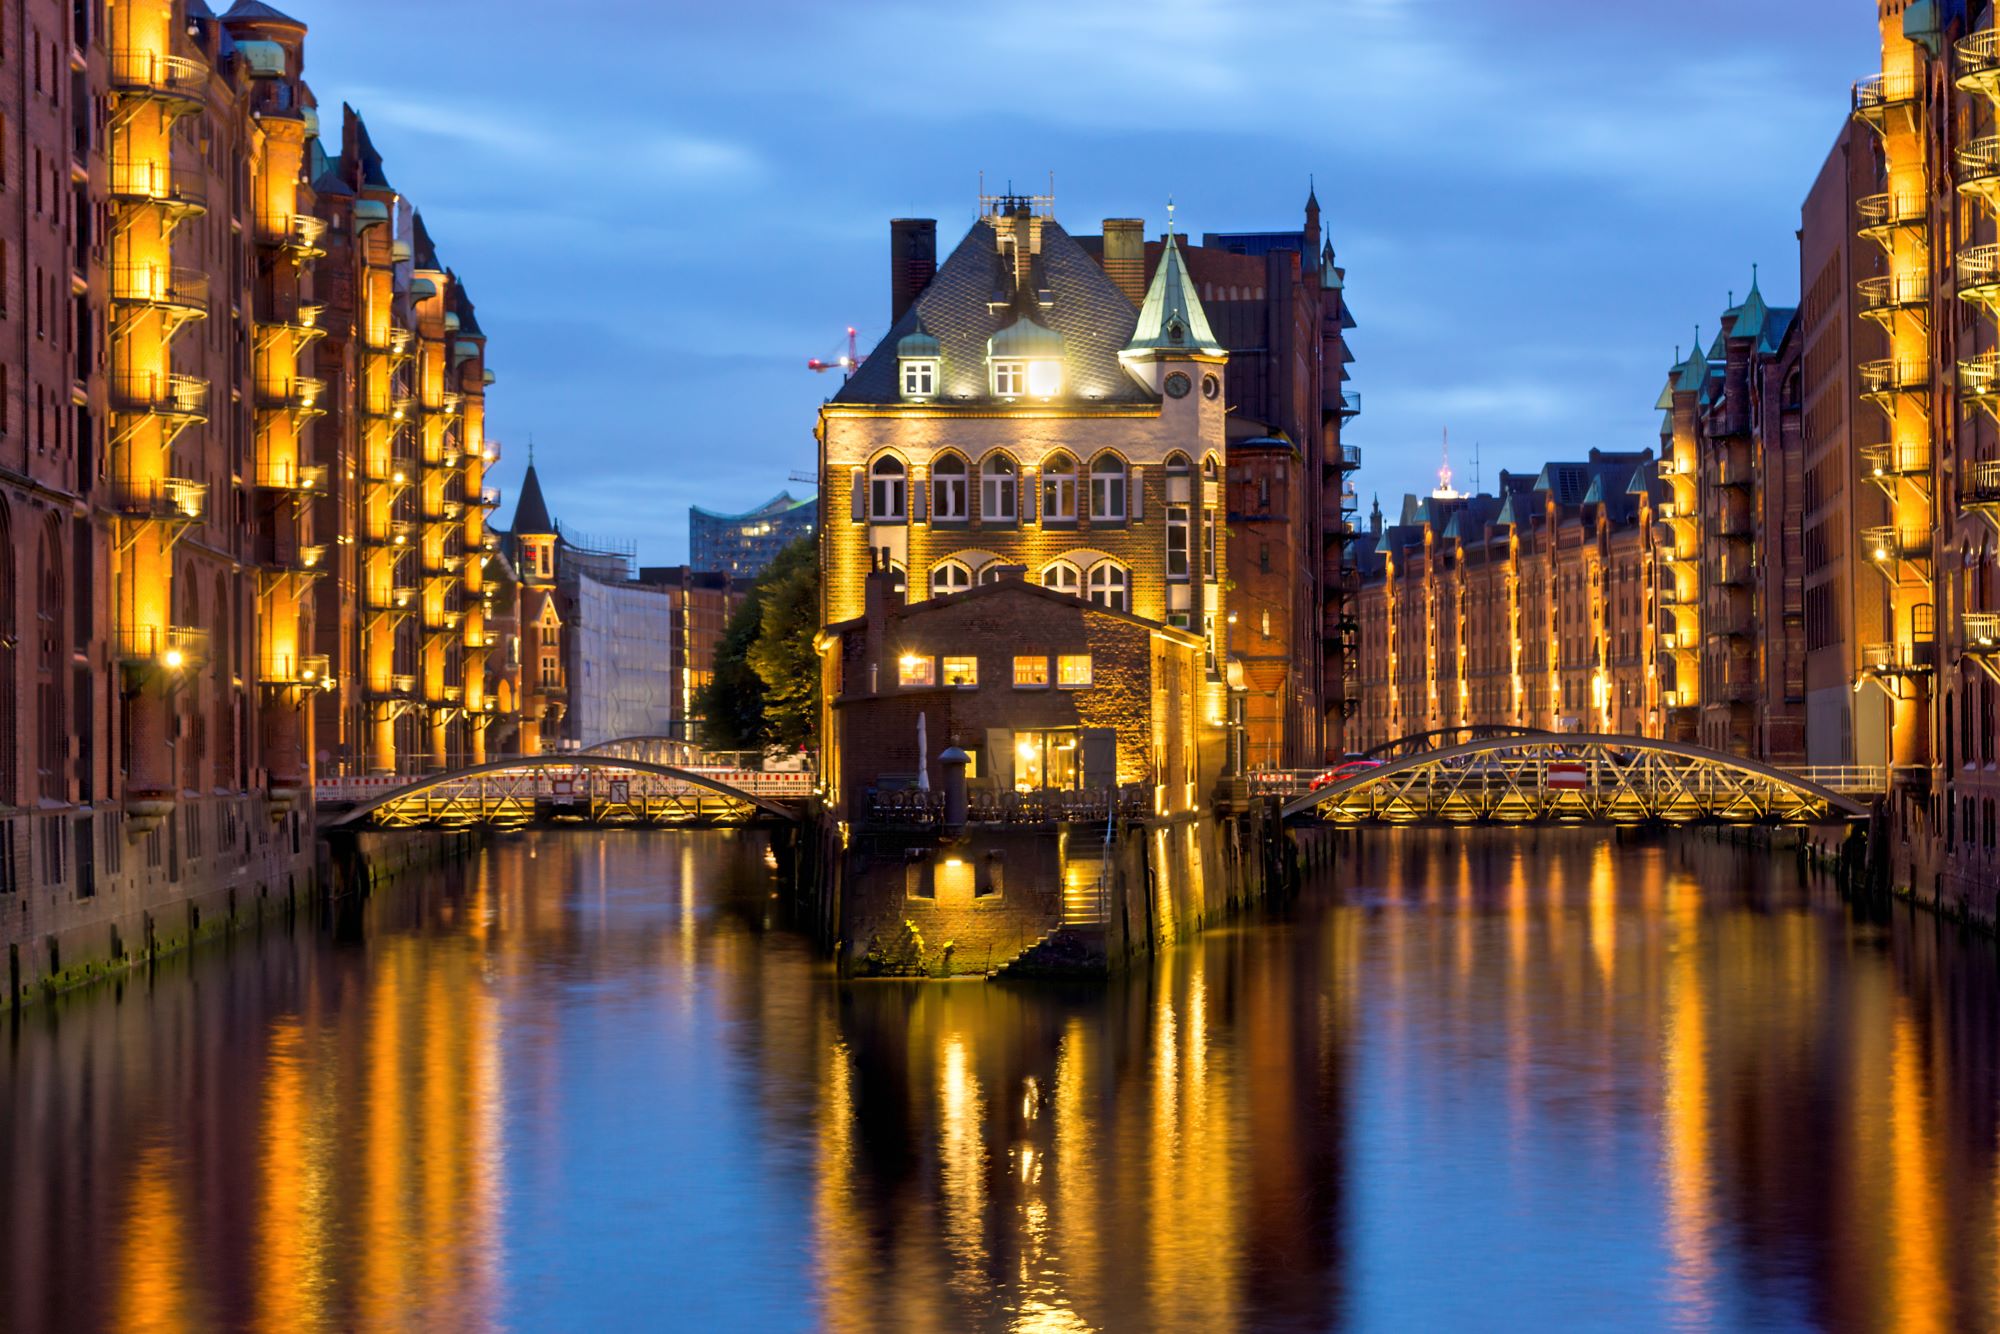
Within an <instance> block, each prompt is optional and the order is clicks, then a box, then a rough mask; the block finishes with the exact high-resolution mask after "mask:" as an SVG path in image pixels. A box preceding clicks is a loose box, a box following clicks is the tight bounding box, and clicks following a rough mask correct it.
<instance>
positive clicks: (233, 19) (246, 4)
mask: <svg viewBox="0 0 2000 1334" xmlns="http://www.w3.org/2000/svg"><path fill="white" fill-rule="evenodd" d="M222 21H223V22H224V23H239V22H240V23H283V24H285V25H287V26H288V27H293V28H297V29H298V30H299V31H300V32H304V31H305V30H306V25H305V24H303V23H301V22H299V21H298V20H297V19H295V18H293V17H292V16H291V15H290V14H287V13H284V12H283V11H281V10H277V9H273V8H272V7H271V6H269V5H267V4H265V3H264V0H236V3H235V4H233V5H231V6H230V7H229V12H228V13H227V14H224V15H223V16H222Z"/></svg>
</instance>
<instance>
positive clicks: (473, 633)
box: [465, 630, 500, 651]
mask: <svg viewBox="0 0 2000 1334" xmlns="http://www.w3.org/2000/svg"><path fill="white" fill-rule="evenodd" d="M465 646H466V647H467V648H469V649H472V650H475V651H484V650H486V649H494V648H499V647H500V636H499V635H497V634H495V633H494V632H493V631H491V630H467V631H466V632H465Z"/></svg>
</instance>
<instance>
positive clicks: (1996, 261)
mask: <svg viewBox="0 0 2000 1334" xmlns="http://www.w3.org/2000/svg"><path fill="white" fill-rule="evenodd" d="M1958 295H1959V297H1960V298H1961V299H1963V300H1966V301H1977V302H1979V303H1980V304H1981V305H1984V306H1987V307H1993V306H1995V305H2000V245H1976V246H1968V247H1966V248H1965V249H1964V250H1961V251H1959V252H1958Z"/></svg>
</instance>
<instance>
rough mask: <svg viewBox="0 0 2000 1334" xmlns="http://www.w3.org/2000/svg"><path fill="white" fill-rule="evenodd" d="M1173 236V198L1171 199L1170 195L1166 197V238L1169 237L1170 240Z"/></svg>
mask: <svg viewBox="0 0 2000 1334" xmlns="http://www.w3.org/2000/svg"><path fill="white" fill-rule="evenodd" d="M1173 234H1174V197H1173V196H1172V195H1168V196H1167V236H1168V237H1169V238H1170V239H1171V238H1172V236H1173Z"/></svg>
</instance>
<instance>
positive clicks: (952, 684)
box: [938, 653, 979, 690]
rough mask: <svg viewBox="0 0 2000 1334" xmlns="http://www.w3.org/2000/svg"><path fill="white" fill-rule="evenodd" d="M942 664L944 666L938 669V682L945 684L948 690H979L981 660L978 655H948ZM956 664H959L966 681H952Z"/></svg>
mask: <svg viewBox="0 0 2000 1334" xmlns="http://www.w3.org/2000/svg"><path fill="white" fill-rule="evenodd" d="M941 662H942V665H941V666H940V667H939V668H938V680H940V681H942V682H943V683H944V685H945V688H946V689H948V690H977V689H978V688H979V659H978V657H977V656H976V655H974V654H969V653H967V654H948V655H946V656H945V657H944V658H943V659H942V660H941ZM954 663H956V664H959V666H960V668H961V670H962V673H963V678H964V679H962V680H953V679H952V669H953V664H954Z"/></svg>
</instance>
